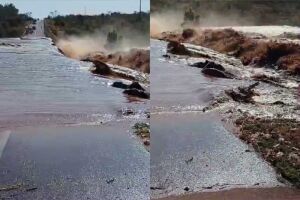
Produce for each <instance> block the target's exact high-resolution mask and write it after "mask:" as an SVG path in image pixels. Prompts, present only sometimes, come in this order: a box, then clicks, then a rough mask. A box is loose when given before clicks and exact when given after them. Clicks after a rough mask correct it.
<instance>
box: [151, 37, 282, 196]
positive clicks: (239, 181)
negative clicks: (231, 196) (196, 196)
mask: <svg viewBox="0 0 300 200" xmlns="http://www.w3.org/2000/svg"><path fill="white" fill-rule="evenodd" d="M165 50H166V43H165V42H160V41H155V40H152V41H151V70H152V74H151V95H152V97H151V102H152V103H151V106H152V110H151V112H152V115H151V144H152V147H151V189H152V190H151V195H152V198H153V199H156V198H161V197H166V196H170V195H180V194H185V193H192V192H199V191H202V192H204V191H218V190H224V189H230V188H244V187H276V186H283V184H282V183H280V182H279V181H278V180H277V175H276V173H275V171H274V170H273V169H272V167H271V166H270V165H269V164H267V163H266V162H265V161H263V160H262V159H261V158H260V157H259V156H258V155H257V154H256V153H255V152H254V150H252V149H250V147H248V146H247V145H245V144H244V143H243V142H242V141H240V140H239V139H237V138H236V137H235V136H234V135H233V134H232V133H230V132H228V130H227V129H225V128H224V124H223V122H222V121H221V119H220V117H219V116H218V115H217V114H215V113H210V114H204V113H203V112H202V108H203V107H205V106H206V105H207V104H208V103H209V102H210V101H211V100H212V98H213V97H214V96H215V95H217V94H218V93H219V92H220V91H221V90H224V89H226V88H230V87H232V86H237V85H241V84H242V81H237V80H228V79H211V78H208V77H205V76H203V75H202V74H201V70H199V69H197V68H192V67H190V66H188V65H187V64H188V63H187V61H185V60H178V58H173V57H171V59H169V58H163V54H165Z"/></svg>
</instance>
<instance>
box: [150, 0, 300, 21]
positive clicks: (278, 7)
mask: <svg viewBox="0 0 300 200" xmlns="http://www.w3.org/2000/svg"><path fill="white" fill-rule="evenodd" d="M190 8H191V9H192V10H193V12H195V13H199V15H200V19H202V18H205V17H206V16H208V15H210V14H212V13H217V14H218V15H220V16H224V17H227V16H230V15H231V16H236V18H241V19H238V20H243V22H245V24H244V25H247V24H246V23H249V24H250V25H253V24H256V25H268V24H274V25H293V26H300V15H299V14H298V12H299V9H300V1H288V2H287V1H285V0H264V1H261V0H222V1H221V0H189V1H186V0H180V1H174V0H151V12H164V11H165V10H182V11H183V12H184V11H185V10H189V9H190ZM224 25H226V24H224Z"/></svg>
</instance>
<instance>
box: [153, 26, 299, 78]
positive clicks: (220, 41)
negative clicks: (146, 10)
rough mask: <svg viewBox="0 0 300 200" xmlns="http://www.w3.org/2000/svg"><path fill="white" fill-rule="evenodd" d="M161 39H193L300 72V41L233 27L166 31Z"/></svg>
mask: <svg viewBox="0 0 300 200" xmlns="http://www.w3.org/2000/svg"><path fill="white" fill-rule="evenodd" d="M156 38H157V39H162V40H166V41H177V42H180V43H182V42H185V43H191V44H195V45H199V46H203V47H207V48H210V49H213V50H215V51H218V52H220V53H224V54H229V55H232V56H235V57H237V58H239V59H241V61H242V63H243V64H244V65H250V64H251V65H256V66H273V65H277V66H278V67H279V69H283V70H288V71H290V72H292V73H295V74H300V45H299V44H294V43H278V42H276V41H266V40H259V39H253V38H249V37H247V36H245V35H244V34H242V33H240V32H237V31H235V30H233V29H205V30H200V31H198V30H194V29H186V30H184V31H183V32H182V33H172V32H164V33H161V34H160V35H158V36H156Z"/></svg>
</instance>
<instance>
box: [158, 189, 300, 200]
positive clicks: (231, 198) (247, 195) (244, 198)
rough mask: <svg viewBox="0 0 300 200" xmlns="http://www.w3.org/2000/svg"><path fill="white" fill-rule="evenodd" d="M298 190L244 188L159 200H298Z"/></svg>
mask: <svg viewBox="0 0 300 200" xmlns="http://www.w3.org/2000/svg"><path fill="white" fill-rule="evenodd" d="M298 199H300V191H299V190H296V189H291V188H245V189H232V190H226V191H220V192H203V193H195V194H188V195H183V196H177V197H175V196H174V197H166V198H161V199H159V200H298Z"/></svg>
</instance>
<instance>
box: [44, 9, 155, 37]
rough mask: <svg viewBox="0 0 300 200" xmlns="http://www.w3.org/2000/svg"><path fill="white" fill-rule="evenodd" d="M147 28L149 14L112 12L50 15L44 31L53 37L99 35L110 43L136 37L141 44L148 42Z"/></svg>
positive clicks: (148, 25)
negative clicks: (89, 14)
mask: <svg viewBox="0 0 300 200" xmlns="http://www.w3.org/2000/svg"><path fill="white" fill-rule="evenodd" d="M149 27H150V14H149V13H145V12H142V13H141V14H140V13H132V14H124V13H118V12H114V13H107V14H101V15H93V16H84V15H67V16H56V15H55V14H53V13H52V14H51V16H48V18H47V19H46V29H48V31H47V30H46V33H47V32H48V33H47V34H49V32H51V33H50V34H53V35H54V36H55V37H60V38H61V37H65V36H83V35H89V34H94V33H101V34H103V35H105V36H107V39H108V41H110V42H113V41H117V40H118V39H120V38H122V37H123V38H126V37H130V38H132V37H136V39H138V40H140V41H141V42H144V43H147V42H149V32H150V30H149ZM50 36H51V35H50ZM51 37H52V36H51Z"/></svg>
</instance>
